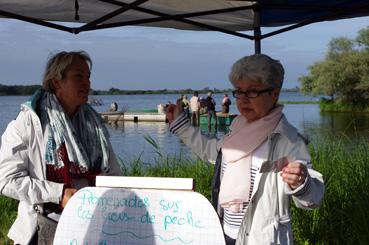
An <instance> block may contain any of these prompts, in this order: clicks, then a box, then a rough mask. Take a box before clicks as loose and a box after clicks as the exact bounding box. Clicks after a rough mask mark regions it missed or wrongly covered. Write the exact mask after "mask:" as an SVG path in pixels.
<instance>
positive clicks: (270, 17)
mask: <svg viewBox="0 0 369 245" xmlns="http://www.w3.org/2000/svg"><path fill="white" fill-rule="evenodd" d="M368 15H369V1H368V0H325V1H318V0H293V1H291V0H261V1H248V0H236V1H230V0H186V1H183V0H124V1H123V0H0V16H2V17H5V18H13V19H18V20H22V21H27V22H31V23H34V24H38V25H42V26H46V27H50V28H54V29H58V30H62V31H66V32H70V33H74V34H78V33H80V32H85V31H92V30H97V29H105V28H113V27H121V26H128V25H141V26H155V27H169V28H177V29H185V30H212V31H219V32H223V33H226V34H229V35H234V36H238V37H241V38H247V39H250V40H254V41H255V53H260V52H261V45H260V43H261V40H262V39H264V38H267V37H270V36H273V35H276V34H279V33H282V32H285V31H289V30H292V29H295V28H299V27H301V26H305V25H308V24H311V23H315V22H321V21H330V20H337V19H344V18H354V17H360V16H368ZM69 22H76V23H81V25H80V26H78V27H76V25H75V24H74V25H73V26H70V24H69ZM68 24H69V26H68ZM263 27H281V28H280V29H278V30H274V31H272V32H269V33H264V34H263V33H262V31H261V30H262V28H263ZM244 31H252V33H253V34H251V35H250V34H246V33H244Z"/></svg>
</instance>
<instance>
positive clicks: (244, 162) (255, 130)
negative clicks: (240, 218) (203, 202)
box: [219, 106, 283, 212]
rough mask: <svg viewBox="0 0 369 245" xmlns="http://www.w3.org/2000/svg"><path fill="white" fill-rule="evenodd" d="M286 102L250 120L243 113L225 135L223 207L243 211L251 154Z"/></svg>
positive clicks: (246, 198) (273, 123) (246, 194)
mask: <svg viewBox="0 0 369 245" xmlns="http://www.w3.org/2000/svg"><path fill="white" fill-rule="evenodd" d="M282 109H283V106H277V107H276V108H275V109H273V110H272V111H271V112H270V113H269V114H268V115H267V116H265V117H263V118H261V119H259V120H256V121H253V122H251V123H249V122H248V121H247V119H246V118H245V117H243V116H240V117H238V118H237V119H238V120H237V121H235V122H234V124H233V125H232V132H231V133H230V134H229V135H227V136H226V137H225V138H224V141H223V146H222V153H223V161H224V162H226V163H227V167H226V170H225V172H224V175H223V178H222V182H221V185H220V192H219V203H220V205H221V206H222V207H223V208H230V209H231V210H232V211H233V212H240V211H241V210H242V206H243V203H244V202H248V201H249V195H250V180H251V174H250V169H251V156H252V152H253V151H254V150H255V149H256V148H258V147H259V146H260V145H261V144H262V143H263V142H264V141H265V140H266V139H267V137H268V136H269V135H270V134H271V133H272V131H273V130H274V128H275V127H276V126H277V124H278V122H279V120H280V119H281V117H282Z"/></svg>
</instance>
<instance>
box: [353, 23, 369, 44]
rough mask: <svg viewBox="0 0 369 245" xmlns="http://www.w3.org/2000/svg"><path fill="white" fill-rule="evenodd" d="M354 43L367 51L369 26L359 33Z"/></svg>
mask: <svg viewBox="0 0 369 245" xmlns="http://www.w3.org/2000/svg"><path fill="white" fill-rule="evenodd" d="M356 42H357V43H358V45H359V46H360V47H364V48H365V49H366V50H369V26H368V27H367V28H364V29H361V30H360V31H359V35H358V37H357V38H356Z"/></svg>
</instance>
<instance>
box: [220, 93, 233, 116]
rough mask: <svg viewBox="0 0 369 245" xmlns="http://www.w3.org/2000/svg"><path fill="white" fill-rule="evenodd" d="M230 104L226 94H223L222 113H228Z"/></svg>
mask: <svg viewBox="0 0 369 245" xmlns="http://www.w3.org/2000/svg"><path fill="white" fill-rule="evenodd" d="M231 104H232V102H231V99H230V98H229V97H228V94H224V97H223V99H222V113H223V114H228V113H229V106H230V105H231Z"/></svg>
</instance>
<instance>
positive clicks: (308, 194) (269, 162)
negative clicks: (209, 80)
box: [167, 54, 324, 245]
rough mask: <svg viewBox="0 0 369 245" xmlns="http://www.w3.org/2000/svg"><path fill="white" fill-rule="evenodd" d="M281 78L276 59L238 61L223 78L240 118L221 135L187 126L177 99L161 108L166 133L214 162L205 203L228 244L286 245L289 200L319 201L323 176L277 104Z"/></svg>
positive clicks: (301, 204) (302, 204)
mask: <svg viewBox="0 0 369 245" xmlns="http://www.w3.org/2000/svg"><path fill="white" fill-rule="evenodd" d="M283 77H284V69H283V67H282V65H281V64H280V62H279V61H277V60H274V59H272V58H270V57H269V56H267V55H264V54H255V55H251V56H246V57H243V58H241V59H240V60H238V61H237V62H236V63H235V64H234V65H233V66H232V69H231V72H230V75H229V79H230V81H231V83H232V85H233V87H234V91H233V96H234V97H235V98H236V105H237V109H238V110H239V112H240V114H241V115H239V116H237V117H236V118H235V119H234V120H233V122H232V125H231V126H230V132H229V133H228V134H227V135H225V136H224V138H222V139H220V140H219V139H216V138H207V137H206V136H205V135H202V134H201V131H200V129H198V128H194V127H191V124H190V123H189V122H188V119H187V118H186V117H185V116H184V114H183V113H182V108H181V104H180V103H179V102H177V105H176V106H174V105H173V106H171V107H170V108H168V112H167V118H168V121H169V123H170V127H169V129H170V131H171V132H172V133H174V134H176V135H178V136H179V137H180V138H181V139H182V141H183V142H184V143H185V144H186V145H188V146H189V147H190V148H191V149H192V151H193V152H194V153H195V154H196V155H198V156H199V157H200V158H201V159H202V160H204V161H208V162H211V163H214V164H215V167H214V175H213V181H212V202H213V205H214V207H215V209H216V210H217V211H218V213H219V216H220V217H221V220H222V224H223V230H224V234H225V239H226V244H227V245H233V244H237V245H244V244H282V245H285V244H292V243H293V236H292V228H291V226H292V222H291V212H290V203H291V199H292V200H293V202H294V203H295V205H296V206H297V207H298V208H302V209H313V208H317V207H318V206H319V205H320V204H321V202H322V199H323V196H324V181H323V177H322V175H321V174H320V173H319V172H317V171H315V170H313V168H312V163H311V157H310V154H309V151H308V148H307V142H306V140H305V139H304V138H303V137H302V136H301V135H300V134H299V133H298V131H297V129H296V128H294V127H293V126H292V125H291V124H290V123H289V122H288V121H287V119H286V117H285V116H284V115H283V112H282V110H283V106H282V105H279V104H278V103H277V101H278V98H279V95H280V91H281V87H282V83H283Z"/></svg>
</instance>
